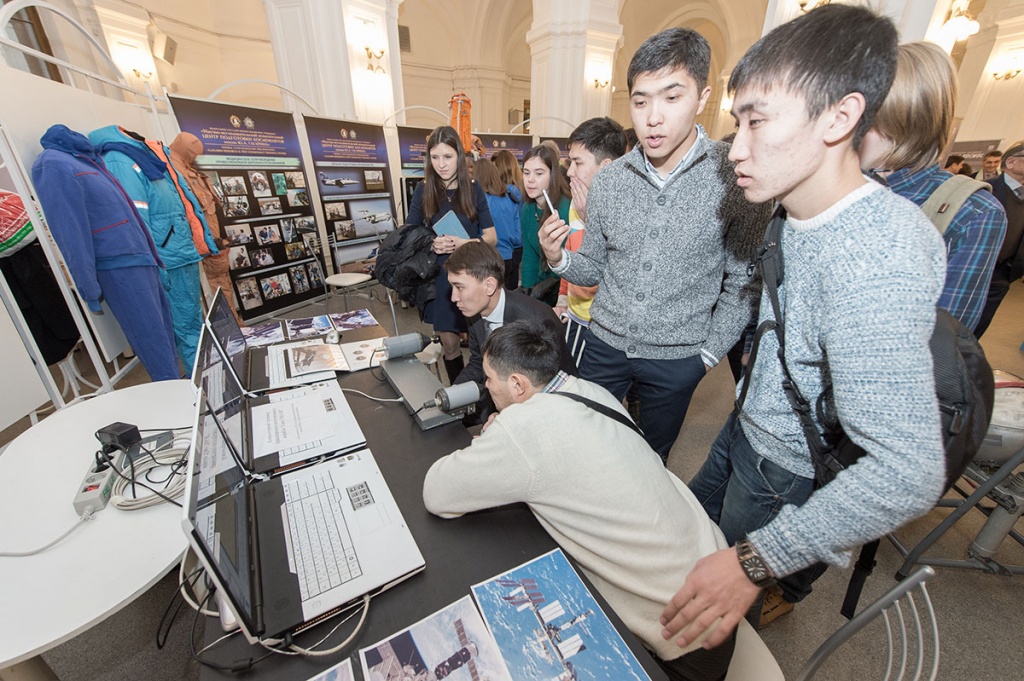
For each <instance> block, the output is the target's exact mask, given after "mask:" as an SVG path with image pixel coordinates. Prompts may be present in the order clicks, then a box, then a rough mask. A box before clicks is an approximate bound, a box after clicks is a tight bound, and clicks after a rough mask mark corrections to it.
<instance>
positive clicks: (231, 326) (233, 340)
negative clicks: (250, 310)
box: [209, 289, 248, 385]
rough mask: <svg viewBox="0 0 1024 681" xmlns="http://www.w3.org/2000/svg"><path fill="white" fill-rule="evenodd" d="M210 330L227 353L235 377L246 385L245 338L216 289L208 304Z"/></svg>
mask: <svg viewBox="0 0 1024 681" xmlns="http://www.w3.org/2000/svg"><path fill="white" fill-rule="evenodd" d="M209 320H210V328H211V329H213V333H214V336H216V339H217V342H218V343H219V344H220V347H221V348H222V349H223V350H224V352H225V353H227V360H228V361H229V362H231V366H232V367H234V370H235V376H237V377H238V378H239V380H241V381H243V382H245V384H246V385H248V378H247V374H246V370H245V366H246V364H245V347H246V346H245V336H244V335H242V327H240V326H239V325H238V320H237V319H235V315H234V314H232V312H231V307H230V306H229V305H228V301H227V299H226V298H225V297H224V292H223V291H221V290H220V289H217V292H216V293H215V294H214V296H213V302H212V303H210V315H209Z"/></svg>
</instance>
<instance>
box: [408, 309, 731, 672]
mask: <svg viewBox="0 0 1024 681" xmlns="http://www.w3.org/2000/svg"><path fill="white" fill-rule="evenodd" d="M559 358H560V353H559V345H558V339H556V338H555V336H554V335H553V334H552V332H551V331H549V330H547V329H546V328H545V327H544V326H543V325H541V324H538V323H536V322H532V321H516V322H513V323H511V324H507V325H505V326H503V327H501V328H500V329H497V330H495V331H494V332H493V333H491V334H490V336H488V338H487V341H486V342H485V343H484V347H483V366H484V373H485V374H486V377H487V382H486V385H487V389H488V390H489V391H490V394H491V397H492V399H493V400H494V404H495V406H496V407H497V409H498V412H499V413H497V414H494V415H492V417H491V418H490V420H488V422H487V424H486V425H485V426H484V431H483V434H482V435H481V436H480V437H478V438H475V439H474V440H473V443H472V444H471V445H470V446H469V447H466V448H465V449H461V450H459V451H457V452H454V453H452V454H449V455H448V456H445V457H443V458H442V459H440V460H438V461H437V462H436V463H435V464H434V465H433V466H432V467H431V468H430V471H428V472H427V476H426V479H425V480H424V483H423V501H424V503H425V504H426V507H427V509H428V510H429V511H430V512H431V513H435V514H437V515H439V516H442V517H445V518H454V517H457V516H460V515H462V514H464V513H468V512H471V511H478V510H482V509H485V508H492V507H495V506H501V505H504V504H511V503H517V502H525V503H526V504H527V505H529V507H530V510H531V511H533V513H534V515H535V516H536V517H537V520H539V521H540V523H541V525H543V526H544V528H545V529H546V530H547V531H548V533H549V534H551V536H552V537H553V538H554V539H555V540H556V541H557V542H558V543H559V544H560V545H561V546H562V548H563V549H565V550H566V551H567V552H568V553H570V554H571V555H572V557H573V558H574V559H575V560H576V562H577V563H578V564H579V565H580V567H582V568H583V571H584V572H585V573H586V575H587V577H588V578H589V579H590V581H591V582H593V584H594V586H596V587H597V589H598V591H600V592H601V595H602V596H604V598H605V600H607V601H608V603H609V604H610V605H611V606H612V608H614V609H615V612H616V613H617V614H618V615H619V617H621V618H622V621H623V622H625V624H626V626H627V627H629V629H630V631H632V632H633V633H634V634H636V636H637V637H638V638H639V639H640V640H641V641H643V643H644V645H645V646H646V647H647V648H648V649H649V650H650V651H651V652H652V653H653V654H654V655H655V657H656V658H657V659H658V661H659V663H660V664H661V666H662V668H663V669H664V670H665V671H666V673H667V674H668V675H669V677H670V678H672V679H685V680H687V681H698V680H699V681H711V680H712V679H723V678H725V674H726V671H727V670H728V666H729V660H730V659H731V658H732V651H733V646H734V644H735V638H734V637H731V638H730V639H728V640H727V641H726V642H725V643H723V644H722V645H721V646H719V647H717V648H714V649H711V650H704V649H702V648H701V647H700V645H701V642H702V641H695V642H693V643H692V644H691V645H690V646H688V647H687V648H679V647H678V646H676V645H674V643H673V642H672V641H665V640H664V639H663V638H662V637H661V624H660V623H659V621H658V618H659V617H660V615H661V611H662V609H663V608H664V607H665V604H666V603H667V602H668V601H669V599H671V598H672V596H673V594H675V591H676V589H677V588H678V586H679V583H680V580H681V579H684V578H685V576H686V575H687V574H689V572H690V570H691V569H692V567H693V565H694V564H695V563H696V562H697V560H698V559H700V558H701V557H703V556H705V555H708V554H710V553H714V552H715V551H717V550H718V549H721V548H724V547H725V546H726V542H725V539H724V537H723V536H722V533H721V532H720V531H719V529H718V527H717V526H715V524H714V523H712V522H711V520H710V519H709V518H708V516H707V513H705V512H704V510H703V508H701V506H700V504H699V503H698V502H697V500H696V499H695V498H694V496H693V495H692V494H691V493H690V491H689V490H688V489H687V488H686V486H685V485H684V484H683V483H682V482H681V481H680V480H679V479H678V478H677V477H676V476H675V475H673V474H672V473H671V472H669V471H667V470H666V469H665V467H664V465H662V463H661V459H660V458H659V457H658V455H657V454H656V453H655V452H654V450H653V449H651V448H650V446H649V445H648V444H647V442H646V441H645V440H644V439H643V437H642V436H641V435H640V433H639V431H638V430H636V429H635V428H636V427H635V426H634V425H633V424H632V421H630V420H629V417H628V416H627V415H626V410H625V409H624V408H623V407H622V405H621V404H620V403H619V402H618V401H616V400H615V398H614V397H612V395H611V393H609V392H608V391H606V390H605V389H604V388H601V387H600V386H598V385H595V384H593V383H589V382H587V381H584V380H581V379H578V378H574V377H571V376H568V375H567V374H565V373H564V372H561V371H559ZM580 398H582V400H583V401H582V402H581V401H579V399H580Z"/></svg>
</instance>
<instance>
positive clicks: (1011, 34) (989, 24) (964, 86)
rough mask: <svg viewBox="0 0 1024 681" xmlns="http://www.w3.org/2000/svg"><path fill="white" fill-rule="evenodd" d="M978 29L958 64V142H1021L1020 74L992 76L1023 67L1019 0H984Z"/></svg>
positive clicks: (1023, 21)
mask: <svg viewBox="0 0 1024 681" xmlns="http://www.w3.org/2000/svg"><path fill="white" fill-rule="evenodd" d="M978 19H979V21H980V22H981V24H982V31H981V32H980V33H979V34H978V35H977V36H974V37H973V38H971V39H970V40H969V41H968V43H967V52H966V54H965V55H964V60H963V63H962V64H961V66H960V83H961V85H960V90H961V92H960V94H961V97H960V103H959V106H958V107H957V115H959V116H963V118H964V121H963V123H962V124H961V125H960V131H959V133H958V134H957V141H959V142H967V141H973V140H983V139H1000V140H1002V141H1003V142H1002V145H1001V148H1002V149H1004V150H1005V149H1006V147H1007V146H1009V145H1010V144H1011V143H1013V142H1015V141H1017V140H1020V139H1021V138H1024V72H1022V73H1021V74H1020V75H1018V76H1017V77H1015V78H1012V79H1009V80H997V79H996V78H995V76H994V75H993V73H994V72H1003V71H1005V70H1006V69H1008V68H1015V69H1024V0H989V2H988V3H987V4H986V6H985V9H984V10H983V11H982V13H981V15H980V16H979V17H978Z"/></svg>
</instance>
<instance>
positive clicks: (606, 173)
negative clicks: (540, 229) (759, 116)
mask: <svg viewBox="0 0 1024 681" xmlns="http://www.w3.org/2000/svg"><path fill="white" fill-rule="evenodd" d="M695 144H697V145H699V146H698V148H697V149H696V150H695V152H694V154H693V155H692V159H691V160H690V161H689V162H688V165H687V166H686V167H684V168H681V169H680V170H679V171H678V172H677V173H675V174H674V175H673V176H672V177H671V178H670V179H669V181H668V182H667V183H666V184H665V187H664V188H663V189H659V188H658V187H657V186H656V185H655V184H654V182H653V181H652V180H651V178H650V176H649V175H648V173H647V168H646V163H645V160H644V155H643V151H642V150H641V149H640V148H637V149H635V150H634V151H632V152H630V153H628V154H626V155H625V156H623V157H622V158H620V159H617V160H616V161H614V162H613V163H611V164H610V165H608V166H607V167H605V168H604V169H602V170H601V171H600V172H599V173H598V174H597V175H596V176H595V177H594V180H593V183H592V184H591V187H590V194H589V196H588V197H587V230H586V233H585V235H584V237H583V244H582V245H581V246H580V249H579V251H578V252H575V253H570V252H568V251H563V261H562V264H561V266H559V267H557V268H554V269H553V271H554V272H555V273H556V274H558V275H560V276H561V277H563V278H564V279H566V280H568V281H569V282H571V283H573V284H579V285H581V286H593V285H595V284H598V285H600V288H599V289H598V291H597V296H596V297H595V298H594V303H593V306H592V307H591V309H590V313H591V316H592V318H593V322H592V324H591V326H590V328H591V330H592V331H593V332H594V334H595V335H596V336H597V337H598V338H600V339H601V340H603V341H604V342H606V343H608V344H609V345H611V346H612V347H614V348H616V349H618V350H621V351H623V352H625V353H626V355H627V356H628V357H643V358H647V359H679V358H682V357H690V356H692V355H696V354H697V353H701V355H702V356H703V358H704V362H705V363H706V364H709V365H712V366H713V365H714V364H716V363H717V362H718V360H719V359H721V358H722V357H723V356H725V354H726V353H727V352H728V351H729V349H730V348H731V347H732V346H733V345H734V344H735V343H736V341H737V340H738V339H739V337H740V334H741V332H742V331H743V328H744V326H746V324H747V322H748V321H749V320H750V318H751V317H752V316H753V309H754V306H755V304H756V302H757V296H758V293H759V290H760V281H759V279H758V278H757V277H756V276H751V275H749V274H748V272H747V266H748V265H749V264H750V262H751V260H752V259H753V255H754V253H755V252H756V249H757V246H758V245H759V244H760V243H761V240H762V238H763V236H764V228H765V225H766V224H767V222H768V217H769V212H768V207H767V206H766V205H755V204H751V203H749V202H748V201H747V200H746V199H744V198H743V193H742V192H741V191H740V190H739V189H738V188H737V187H736V178H735V175H734V174H733V166H732V164H731V163H730V162H729V159H728V153H729V147H728V145H726V144H724V143H722V142H716V141H714V140H710V139H707V138H706V137H704V136H700V138H699V139H698V140H697V142H695Z"/></svg>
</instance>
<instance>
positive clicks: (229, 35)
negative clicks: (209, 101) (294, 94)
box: [93, 0, 281, 108]
mask: <svg viewBox="0 0 1024 681" xmlns="http://www.w3.org/2000/svg"><path fill="white" fill-rule="evenodd" d="M93 4H94V5H95V6H96V7H97V8H99V9H100V10H101V12H100V14H101V21H104V22H107V19H105V18H103V17H104V15H105V16H110V15H111V14H120V15H123V16H125V17H136V18H142V19H143V21H144V23H145V24H148V27H147V28H146V29H145V30H146V42H147V44H148V45H150V46H151V44H152V39H153V37H154V35H155V32H156V31H161V32H163V33H165V34H167V35H168V36H170V37H171V38H173V39H174V40H175V41H176V42H177V43H178V51H177V57H176V59H175V61H174V64H173V65H171V64H168V63H167V62H165V61H163V60H161V59H155V60H154V62H153V63H154V66H155V70H156V72H155V76H154V78H153V79H152V80H151V85H154V86H156V87H159V86H165V87H167V88H168V89H169V90H171V92H172V93H175V94H180V95H184V96H188V97H206V96H208V95H209V94H210V93H211V92H212V91H213V90H215V89H216V88H218V87H220V86H221V85H224V84H225V83H228V82H232V81H235V80H239V79H242V78H258V79H262V80H268V81H271V82H275V81H276V80H277V71H276V67H275V65H274V56H273V50H272V49H271V45H270V35H269V30H268V28H267V21H266V14H265V12H264V10H263V4H262V2H260V0H216V2H209V0H175V2H173V3H172V2H166V0H138V1H137V2H136V1H134V0H132V1H130V2H129V1H123V0H94V3H93ZM221 99H225V100H229V101H233V102H238V103H239V104H245V105H249V106H259V107H269V108H280V107H281V97H280V94H279V93H278V91H277V90H276V89H274V88H270V87H267V86H262V85H241V86H237V87H234V88H232V89H230V90H229V91H228V92H227V93H225V95H224V96H223V97H221Z"/></svg>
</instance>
